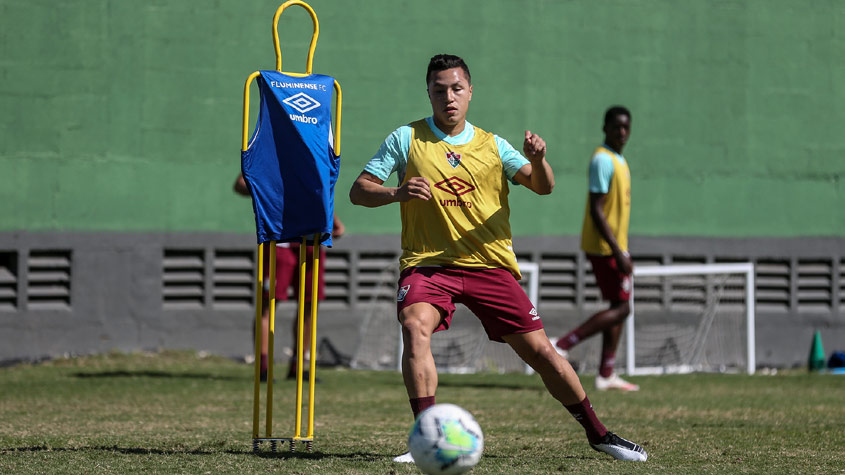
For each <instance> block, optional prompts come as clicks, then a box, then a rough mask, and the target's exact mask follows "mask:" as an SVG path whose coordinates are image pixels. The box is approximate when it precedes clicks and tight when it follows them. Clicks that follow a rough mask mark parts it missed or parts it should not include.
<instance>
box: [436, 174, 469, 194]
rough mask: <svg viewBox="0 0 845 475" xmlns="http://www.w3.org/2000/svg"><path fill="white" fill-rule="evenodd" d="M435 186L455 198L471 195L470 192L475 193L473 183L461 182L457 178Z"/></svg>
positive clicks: (454, 177)
mask: <svg viewBox="0 0 845 475" xmlns="http://www.w3.org/2000/svg"><path fill="white" fill-rule="evenodd" d="M434 186H435V187H437V188H439V189H441V190H443V191H445V192H446V193H449V194H452V195H455V196H461V195H463V194H466V193H469V192H470V191H475V187H474V186H472V183H469V182H467V181H464V180H461V179H460V178H458V177H456V176H453V177H451V178H447V179H445V180H443V181H440V182H437V183H435V184H434Z"/></svg>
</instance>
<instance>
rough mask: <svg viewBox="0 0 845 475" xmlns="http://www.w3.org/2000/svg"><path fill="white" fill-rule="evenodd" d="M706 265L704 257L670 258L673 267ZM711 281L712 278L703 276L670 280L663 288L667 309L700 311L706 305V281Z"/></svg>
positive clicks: (686, 276)
mask: <svg viewBox="0 0 845 475" xmlns="http://www.w3.org/2000/svg"><path fill="white" fill-rule="evenodd" d="M706 263H707V258H705V257H688V256H672V264H673V265H690V264H706ZM712 280H713V277H708V276H704V275H684V276H678V277H674V278H672V279H671V282H667V283H666V284H665V288H664V291H665V292H666V297H667V299H668V302H667V304H668V305H669V308H671V309H672V310H677V311H690V312H699V311H701V310H702V309H704V306H705V304H706V303H707V288H708V281H712Z"/></svg>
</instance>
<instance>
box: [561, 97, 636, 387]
mask: <svg viewBox="0 0 845 475" xmlns="http://www.w3.org/2000/svg"><path fill="white" fill-rule="evenodd" d="M603 130H604V144H603V145H602V146H600V147H599V148H597V149H596V151H595V152H593V158H592V159H591V160H590V171H589V190H590V191H589V196H588V198H587V206H586V210H585V211H584V224H583V227H582V229H581V249H583V250H584V252H585V253H587V258H589V259H590V264H591V265H592V266H593V274H595V276H596V283H597V284H598V286H599V288H600V289H601V294H602V297H603V298H604V299H605V300H607V301H609V302H610V307H609V308H608V309H606V310H602V311H601V312H599V313H597V314H595V315H593V316H592V317H590V318H589V319H587V321H585V322H584V323H582V324H581V325H580V326H579V327H578V328H576V329H574V330H572V331H571V332H569V333H568V334H566V335H565V336H563V337H562V338H559V339H557V338H555V339H552V343H553V344H554V345H555V348H557V349H558V352H559V353H560V354H561V355H562V356H563V357H564V358H567V357H568V354H569V349H570V348H572V347H573V346H575V345H576V344H578V343H579V342H581V341H583V340H584V339H586V338H589V337H590V336H592V335H595V334H596V333H599V332H601V334H602V345H601V346H602V349H601V365H600V366H599V374H598V376H597V377H596V388H597V389H600V390H607V389H617V390H621V391H638V390H639V389H640V387H639V386H637V385H636V384H631V383H629V382H628V381H625V380H624V379H622V378H620V377H619V375H617V374H616V372H615V371H613V367H614V364H615V362H616V347H617V346H618V345H619V336H620V335H621V333H622V324H623V323H624V322H625V319H626V318H627V317H628V314H630V313H631V306H630V304H629V303H628V301H629V300H630V298H631V273H632V272H633V270H634V268H633V265H632V263H631V256H630V255H629V254H628V220H629V217H630V215H631V172H630V171H629V170H628V163H627V162H626V161H625V158H624V157H623V156H622V149H623V148H625V144H626V143H627V142H628V138H629V137H630V136H631V112H629V111H628V109H626V108H625V107H622V106H613V107H611V108H609V109H608V110H607V112H605V114H604V128H603Z"/></svg>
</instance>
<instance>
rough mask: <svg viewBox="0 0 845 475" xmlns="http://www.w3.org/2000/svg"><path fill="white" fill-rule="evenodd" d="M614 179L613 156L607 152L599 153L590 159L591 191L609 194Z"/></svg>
mask: <svg viewBox="0 0 845 475" xmlns="http://www.w3.org/2000/svg"><path fill="white" fill-rule="evenodd" d="M611 179H613V158H611V157H610V155H608V154H606V153H597V154H595V155H593V159H592V160H590V185H589V189H590V193H603V194H607V192H608V191H609V190H610V180H611Z"/></svg>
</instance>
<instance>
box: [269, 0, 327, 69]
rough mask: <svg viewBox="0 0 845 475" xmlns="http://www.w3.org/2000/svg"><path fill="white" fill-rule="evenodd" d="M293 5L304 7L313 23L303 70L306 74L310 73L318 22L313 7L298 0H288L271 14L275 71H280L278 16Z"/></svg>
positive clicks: (317, 35) (318, 29) (280, 51)
mask: <svg viewBox="0 0 845 475" xmlns="http://www.w3.org/2000/svg"><path fill="white" fill-rule="evenodd" d="M293 5H299V6H301V7H302V8H304V9H306V10H307V11H308V14H309V15H311V22H312V23H313V24H314V31H313V32H312V33H311V45H310V46H309V47H308V59H307V62H306V67H305V72H306V73H307V74H311V70H312V65H313V63H314V50H315V49H316V48H317V38H318V37H319V36H320V22H318V21H317V14H316V13H314V9H313V8H311V6H310V5H308V4H307V3H305V2H302V1H300V0H290V1H288V2H285V3H283V4H282V5H281V6H280V7H279V8H278V9H277V10H276V14H275V15H274V16H273V47H274V48H275V49H276V71H279V72H282V49H281V47H280V46H279V17H280V16H282V12H283V11H285V9H286V8H287V7H291V6H293Z"/></svg>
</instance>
